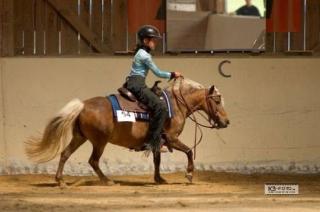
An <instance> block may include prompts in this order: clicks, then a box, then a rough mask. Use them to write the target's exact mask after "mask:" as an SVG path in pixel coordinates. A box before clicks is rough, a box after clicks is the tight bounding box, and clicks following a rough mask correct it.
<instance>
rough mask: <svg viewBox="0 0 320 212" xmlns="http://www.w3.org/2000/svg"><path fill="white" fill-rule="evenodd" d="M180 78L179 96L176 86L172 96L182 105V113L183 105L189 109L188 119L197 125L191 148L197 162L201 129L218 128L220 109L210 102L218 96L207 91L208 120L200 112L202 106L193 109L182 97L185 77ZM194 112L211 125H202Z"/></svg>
mask: <svg viewBox="0 0 320 212" xmlns="http://www.w3.org/2000/svg"><path fill="white" fill-rule="evenodd" d="M180 78H181V83H180V86H179V95H177V93H176V92H175V90H174V85H173V86H172V94H173V96H174V98H175V99H176V100H177V103H180V104H177V105H178V107H179V109H180V111H181V105H183V106H184V107H185V108H187V111H188V112H189V113H190V115H189V116H188V118H189V119H191V120H192V121H193V122H194V123H195V138H194V146H193V147H192V148H191V149H194V160H195V159H196V147H197V146H198V145H199V144H200V142H201V140H202V137H203V131H202V129H201V127H205V128H209V129H213V128H218V108H217V106H216V105H213V104H212V101H210V99H211V98H215V97H216V95H214V94H209V90H208V89H206V90H205V102H206V106H207V108H208V118H207V117H206V116H205V115H203V114H202V113H201V112H200V111H199V110H198V107H199V106H200V104H199V105H196V106H194V107H193V108H191V107H190V105H189V104H188V102H187V101H186V99H185V97H184V96H183V95H182V86H183V80H184V78H183V77H180ZM176 81H177V79H174V83H175V82H176ZM194 112H197V113H198V114H200V116H202V117H203V118H204V119H205V120H206V121H207V122H208V123H209V124H210V125H204V124H201V123H200V122H199V121H198V120H197V118H196V116H195V114H194ZM200 126H201V127H200ZM198 130H199V131H200V138H199V140H198V141H197V134H198Z"/></svg>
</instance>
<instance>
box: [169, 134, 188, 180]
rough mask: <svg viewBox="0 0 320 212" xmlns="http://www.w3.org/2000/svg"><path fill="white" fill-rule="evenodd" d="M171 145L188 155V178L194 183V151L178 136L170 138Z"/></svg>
mask: <svg viewBox="0 0 320 212" xmlns="http://www.w3.org/2000/svg"><path fill="white" fill-rule="evenodd" d="M170 146H171V147H172V148H174V149H176V150H179V151H181V152H184V153H185V154H186V155H187V157H188V166H187V173H186V178H187V179H188V180H189V182H190V183H192V177H193V171H194V164H193V153H192V150H191V149H190V148H189V147H188V146H187V145H185V144H184V143H182V142H181V141H180V140H179V139H178V138H175V139H171V140H170Z"/></svg>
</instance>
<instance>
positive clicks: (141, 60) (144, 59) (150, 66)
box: [130, 49, 171, 79]
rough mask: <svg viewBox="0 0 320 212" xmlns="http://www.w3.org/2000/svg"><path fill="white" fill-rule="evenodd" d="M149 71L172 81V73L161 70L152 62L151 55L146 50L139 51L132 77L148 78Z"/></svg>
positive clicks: (131, 72) (135, 58) (133, 64)
mask: <svg viewBox="0 0 320 212" xmlns="http://www.w3.org/2000/svg"><path fill="white" fill-rule="evenodd" d="M149 70H151V71H152V72H153V73H154V74H155V75H156V76H158V77H160V78H165V79H170V78H171V72H168V71H162V70H160V69H159V68H158V67H157V66H156V64H154V62H153V61H152V57H151V55H150V54H149V53H148V52H147V51H146V50H144V49H139V50H138V52H137V53H136V55H135V56H134V58H133V62H132V67H131V71H130V76H137V75H138V76H142V77H146V76H147V75H148V72H149Z"/></svg>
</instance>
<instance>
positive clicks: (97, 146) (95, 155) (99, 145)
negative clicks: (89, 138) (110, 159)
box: [89, 141, 114, 185]
mask: <svg viewBox="0 0 320 212" xmlns="http://www.w3.org/2000/svg"><path fill="white" fill-rule="evenodd" d="M106 144H107V142H105V141H101V142H96V143H92V146H93V150H92V154H91V156H90V159H89V164H90V165H91V167H92V168H93V170H94V171H95V173H96V174H97V175H98V177H99V178H100V180H101V182H102V183H103V184H105V185H113V184H114V182H113V181H112V180H110V179H109V178H108V177H107V176H105V175H104V174H103V172H102V171H101V169H100V167H99V160H100V157H101V156H102V154H103V151H104V148H105V146H106Z"/></svg>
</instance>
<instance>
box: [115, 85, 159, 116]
mask: <svg viewBox="0 0 320 212" xmlns="http://www.w3.org/2000/svg"><path fill="white" fill-rule="evenodd" d="M160 82H161V81H159V80H158V81H156V82H155V83H154V85H153V86H152V88H151V91H152V92H154V93H155V94H156V95H157V96H159V97H160V96H161V93H162V89H161V88H160V87H159V86H158V84H159V83H160ZM118 92H119V94H116V95H115V96H116V97H117V99H118V102H119V105H120V107H121V108H122V110H125V111H131V112H137V113H145V112H147V111H148V107H147V106H146V105H144V104H142V103H141V102H139V101H138V100H137V98H136V97H135V96H134V95H133V94H132V93H131V92H130V91H129V90H128V89H127V88H126V83H125V84H124V85H123V86H122V87H121V88H119V89H118Z"/></svg>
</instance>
